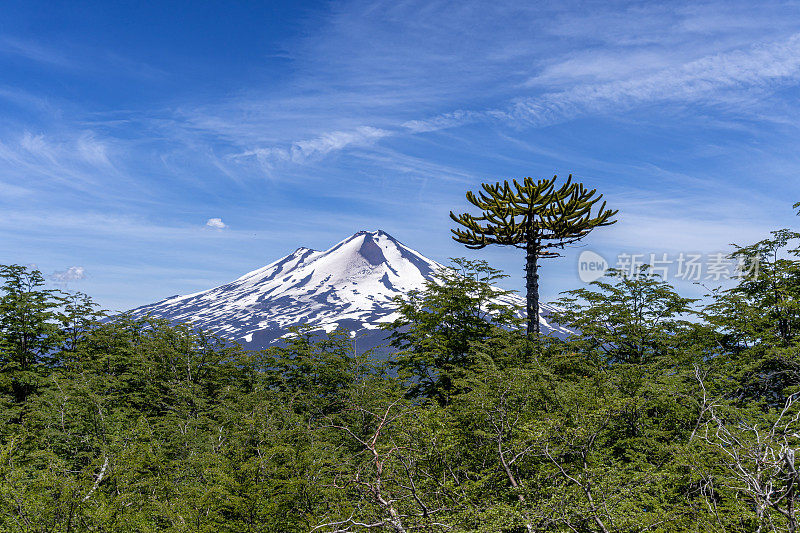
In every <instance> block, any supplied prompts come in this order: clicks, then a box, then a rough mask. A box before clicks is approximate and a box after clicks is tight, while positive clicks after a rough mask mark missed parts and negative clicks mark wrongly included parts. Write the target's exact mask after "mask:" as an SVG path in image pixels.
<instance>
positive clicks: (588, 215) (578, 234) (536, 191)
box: [450, 174, 618, 336]
mask: <svg viewBox="0 0 800 533" xmlns="http://www.w3.org/2000/svg"><path fill="white" fill-rule="evenodd" d="M556 179H557V177H556V176H553V177H552V178H551V179H543V180H537V181H534V180H533V179H532V178H530V177H528V178H524V179H523V180H522V183H520V182H518V181H517V180H513V181H512V183H511V184H510V183H509V182H508V181H507V180H506V181H504V182H503V183H500V182H499V181H498V182H497V183H494V184H491V183H484V184H482V185H481V188H482V190H480V191H478V193H477V194H475V193H473V192H472V191H468V192H467V200H468V201H469V202H470V203H471V204H472V205H474V206H476V207H477V208H478V209H480V210H481V214H480V215H478V216H473V215H470V214H469V213H462V214H460V215H456V214H455V213H453V212H452V211H451V212H450V218H452V219H453V220H454V221H455V222H457V223H458V224H460V225H461V226H463V227H459V228H456V229H453V230H451V231H452V233H453V239H455V240H456V241H457V242H460V243H462V244H464V245H466V246H467V248H471V249H474V250H477V249H480V248H484V247H486V246H488V245H490V244H500V245H506V246H514V247H516V248H522V249H524V250H525V251H526V254H525V255H526V259H527V262H526V264H525V274H526V276H525V277H526V289H527V313H528V335H531V336H532V335H534V334H536V335H537V336H538V334H539V320H538V316H539V274H538V271H539V264H538V259H539V258H540V257H542V258H548V257H558V256H559V255H560V254H559V253H558V252H557V251H555V250H553V248H563V247H564V246H566V245H568V244H571V243H575V242H577V241H579V240H581V239H582V238H584V237H585V236H586V235H588V234H589V232H591V231H592V230H593V229H594V228H597V227H600V226H609V225H611V224H613V223H614V222H616V220H612V218H611V217H613V216H614V215H615V214H617V212H618V211H616V210H612V209H607V208H606V203H605V202H603V203H602V204H600V206H599V208H598V209H597V210H596V211H595V213H594V214H593V213H592V211H593V209H594V207H595V205H596V204H597V203H598V202H599V201H600V200H601V199H602V198H603V195H602V194H597V189H591V190H590V189H587V188H586V187H584V185H583V184H582V183H573V182H572V174H570V175H569V177H568V178H567V181H566V182H565V183H564V184H562V185H561V186H559V187H556Z"/></svg>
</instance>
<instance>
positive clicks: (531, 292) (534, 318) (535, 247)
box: [525, 235, 540, 341]
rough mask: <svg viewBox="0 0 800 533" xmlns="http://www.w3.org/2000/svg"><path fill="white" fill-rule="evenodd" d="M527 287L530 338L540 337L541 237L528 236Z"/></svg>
mask: <svg viewBox="0 0 800 533" xmlns="http://www.w3.org/2000/svg"><path fill="white" fill-rule="evenodd" d="M525 251H526V262H525V288H526V289H527V298H526V300H527V309H526V311H527V313H528V339H536V340H537V341H538V339H539V333H540V329H539V239H538V238H537V237H536V236H535V235H534V236H531V237H528V242H527V245H526V250H525Z"/></svg>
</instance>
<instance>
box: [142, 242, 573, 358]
mask: <svg viewBox="0 0 800 533" xmlns="http://www.w3.org/2000/svg"><path fill="white" fill-rule="evenodd" d="M439 267H441V265H440V264H439V263H437V262H435V261H432V260H431V259H428V258H427V257H425V256H423V255H422V254H420V253H419V252H417V251H415V250H412V249H411V248H409V247H407V246H405V245H404V244H402V243H400V242H399V241H397V240H395V239H394V238H393V237H391V236H390V235H388V234H387V233H385V232H383V231H381V230H378V231H359V232H358V233H356V234H354V235H352V236H350V237H348V238H347V239H345V240H343V241H341V242H339V243H338V244H336V245H335V246H333V247H332V248H330V249H329V250H326V251H316V250H311V249H309V248H298V249H297V250H295V251H294V252H292V253H291V254H289V255H287V256H286V257H283V258H281V259H279V260H277V261H275V262H274V263H270V264H269V265H267V266H265V267H262V268H259V269H258V270H254V271H252V272H249V273H247V274H245V275H244V276H242V277H240V278H239V279H236V280H234V281H232V282H230V283H227V284H225V285H221V286H219V287H216V288H213V289H210V290H207V291H202V292H198V293H194V294H188V295H185V296H173V297H170V298H167V299H165V300H162V301H160V302H157V303H154V304H151V305H147V306H144V307H139V308H137V309H135V310H133V313H134V314H135V315H140V316H141V315H145V314H151V315H153V316H157V317H161V318H167V319H169V320H172V321H182V322H190V323H192V324H194V325H196V326H198V327H201V328H203V329H208V330H211V331H214V332H216V333H219V334H221V335H223V336H225V337H227V338H230V339H233V340H237V341H239V342H241V343H243V344H245V345H248V347H252V348H259V347H263V346H266V345H268V344H270V343H271V342H273V341H274V340H275V339H277V338H279V337H280V336H281V335H283V334H285V333H286V331H287V328H288V327H290V326H293V325H299V324H304V323H308V324H312V325H314V327H315V328H316V329H323V330H325V331H327V332H330V331H333V330H335V329H336V328H337V327H341V328H344V329H347V330H350V331H356V332H357V333H358V335H359V337H362V336H364V335H366V336H368V337H371V339H372V341H373V342H372V344H377V343H378V342H379V339H382V338H383V337H384V335H385V334H384V332H383V331H382V330H378V325H379V324H380V323H381V322H391V321H392V320H394V319H395V318H397V315H396V313H395V312H394V307H393V302H392V298H393V297H395V296H397V295H400V294H403V293H406V292H407V291H409V290H412V289H421V288H423V286H424V283H425V281H426V280H428V279H431V278H432V276H433V273H434V272H435V270H436V269H437V268H439ZM502 300H505V301H506V302H507V303H513V304H517V305H522V306H523V308H524V303H525V302H524V299H523V298H520V297H519V296H516V295H510V296H507V297H504V298H503V299H502ZM548 311H549V308H548V307H547V306H546V305H545V306H543V308H542V315H544V316H542V317H540V322H541V324H542V330H543V332H545V333H546V332H551V331H554V332H555V333H557V334H558V333H562V334H563V333H565V332H567V330H565V329H563V328H559V327H557V326H556V327H555V328H553V327H551V325H550V324H549V323H548V322H547V320H546V318H545V317H546V316H547V314H548Z"/></svg>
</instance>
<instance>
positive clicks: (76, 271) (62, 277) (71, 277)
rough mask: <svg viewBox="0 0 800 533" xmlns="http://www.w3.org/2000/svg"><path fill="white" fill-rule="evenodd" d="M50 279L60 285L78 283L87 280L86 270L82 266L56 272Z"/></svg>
mask: <svg viewBox="0 0 800 533" xmlns="http://www.w3.org/2000/svg"><path fill="white" fill-rule="evenodd" d="M50 278H51V279H53V280H55V281H58V282H59V283H66V282H68V281H77V280H81V279H85V278H86V270H85V269H84V268H83V267H82V266H72V267H69V268H68V269H66V270H56V271H55V272H53V275H52V276H50Z"/></svg>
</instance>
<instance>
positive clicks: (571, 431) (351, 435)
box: [0, 230, 800, 532]
mask: <svg viewBox="0 0 800 533" xmlns="http://www.w3.org/2000/svg"><path fill="white" fill-rule="evenodd" d="M798 237H800V235H798V234H797V233H795V232H792V231H789V230H782V231H779V232H775V233H773V235H772V236H771V237H770V238H767V239H765V240H764V241H761V242H759V243H756V244H754V245H752V246H746V247H742V248H738V249H736V250H735V251H734V254H738V255H740V256H746V257H748V258H751V259H754V260H756V261H758V262H759V266H760V268H759V270H758V277H757V278H755V279H741V280H739V282H738V284H737V285H736V286H735V287H733V288H732V289H730V290H725V291H723V290H719V291H716V292H713V293H712V294H710V295H709V298H708V301H707V302H706V303H705V304H703V305H701V304H700V303H699V302H695V301H692V300H689V299H686V298H684V297H682V296H680V295H679V294H677V292H676V291H675V289H674V288H673V287H671V286H670V285H669V284H668V283H666V282H665V281H664V280H662V279H659V278H656V277H646V276H642V277H636V278H632V277H625V276H622V275H620V274H618V273H617V274H616V275H612V276H610V277H608V278H606V279H603V280H599V281H598V282H595V283H593V284H591V285H589V286H586V287H584V288H582V289H578V290H574V291H570V292H568V293H565V294H564V297H563V299H562V300H561V301H560V302H558V304H559V306H560V309H561V311H560V312H559V313H557V316H554V317H553V319H554V320H556V321H559V322H561V323H562V324H564V325H567V326H569V327H571V328H572V329H573V330H575V331H576V332H578V333H577V334H576V335H575V336H573V337H572V338H570V339H567V340H565V341H561V340H558V339H552V338H550V339H544V341H543V345H542V349H541V352H539V353H537V354H536V356H534V357H532V358H531V357H526V356H525V355H526V336H525V332H524V330H522V328H521V327H520V324H518V323H515V321H514V319H513V313H510V312H503V309H495V310H494V314H490V313H487V312H486V311H487V309H486V306H485V304H486V302H487V301H489V300H490V299H491V296H492V294H493V291H494V289H492V288H491V284H492V281H493V280H494V279H495V278H496V277H497V276H498V275H499V272H497V271H496V270H493V269H492V268H491V267H489V266H488V265H487V264H486V263H484V262H480V261H476V262H470V261H466V260H461V261H457V262H456V263H455V264H454V265H453V267H451V268H449V269H446V270H444V271H442V272H440V279H441V281H442V282H443V283H442V284H437V283H429V284H428V285H427V287H426V288H425V289H424V290H421V291H417V292H414V293H412V294H409V295H407V296H406V297H404V298H402V299H400V300H399V301H398V302H397V305H398V310H399V312H400V317H401V318H400V319H399V320H398V322H397V323H396V324H395V325H396V326H404V328H403V329H402V331H401V332H400V333H397V334H396V335H395V336H394V344H395V346H396V347H397V349H398V350H399V352H398V354H397V355H396V356H395V357H394V358H392V359H390V360H388V361H379V360H376V359H375V358H373V357H371V354H370V353H354V352H353V349H352V344H351V342H350V340H349V339H348V338H347V337H346V336H345V335H343V334H339V333H334V334H332V335H330V336H329V337H328V338H326V339H324V340H322V341H319V342H316V341H312V340H311V339H312V338H311V336H310V335H309V334H308V332H307V330H305V329H303V328H300V329H297V330H296V331H295V332H294V334H293V336H292V337H291V338H290V339H289V340H288V342H287V343H286V345H285V346H279V347H274V348H270V349H268V350H264V351H256V352H248V351H244V350H242V349H241V348H239V347H237V346H235V345H231V344H230V343H227V342H226V341H225V340H224V339H220V338H218V337H216V336H214V335H210V334H208V333H205V332H200V331H194V330H192V329H191V328H190V327H188V326H186V325H171V324H168V323H166V322H163V321H159V320H155V319H134V318H132V317H130V316H125V315H122V316H116V317H113V318H112V319H104V318H103V314H102V313H100V312H98V311H97V309H96V306H95V305H94V304H93V303H92V301H91V300H90V299H89V298H87V297H85V296H83V295H65V294H63V293H61V292H58V291H51V290H46V289H45V288H44V280H43V279H42V277H41V275H40V274H39V273H38V272H35V271H30V270H28V269H25V268H23V267H19V266H5V267H3V268H2V270H0V276H2V282H3V287H2V294H1V295H0V416H2V425H0V531H25V532H44V531H53V532H67V531H103V532H111V531H120V532H123V531H124V532H129V531H176V532H177V531H209V532H212V531H237V532H238V531H273V532H294V531H298V532H299V531H303V532H306V531H320V532H322V531H325V532H334V531H395V532H411V531H462V532H463V531H486V532H489V531H492V532H494V531H503V532H518V531H519V532H522V531H581V532H584V531H585V532H591V531H598V532H603V531H607V532H612V531H614V532H623V531H624V532H628V531H630V532H633V531H665V532H666V531H741V532H745V531H747V532H750V531H794V530H795V528H796V520H797V510H796V503H797V501H798V494H797V487H798V481H800V479H798V474H797V472H796V470H795V462H794V454H795V451H796V450H797V448H798V446H800V442H798V430H800V427H798V426H800V424H799V423H798V416H800V410H799V409H798V406H799V404H798V403H797V402H796V399H797V397H798V396H797V395H798V391H800V353H799V350H798V348H799V347H800V340H799V339H798V334H799V333H800V257H798V251H797V244H798ZM776 252H777V253H776ZM690 315H693V317H694V318H692V319H691V320H687V317H690Z"/></svg>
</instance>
